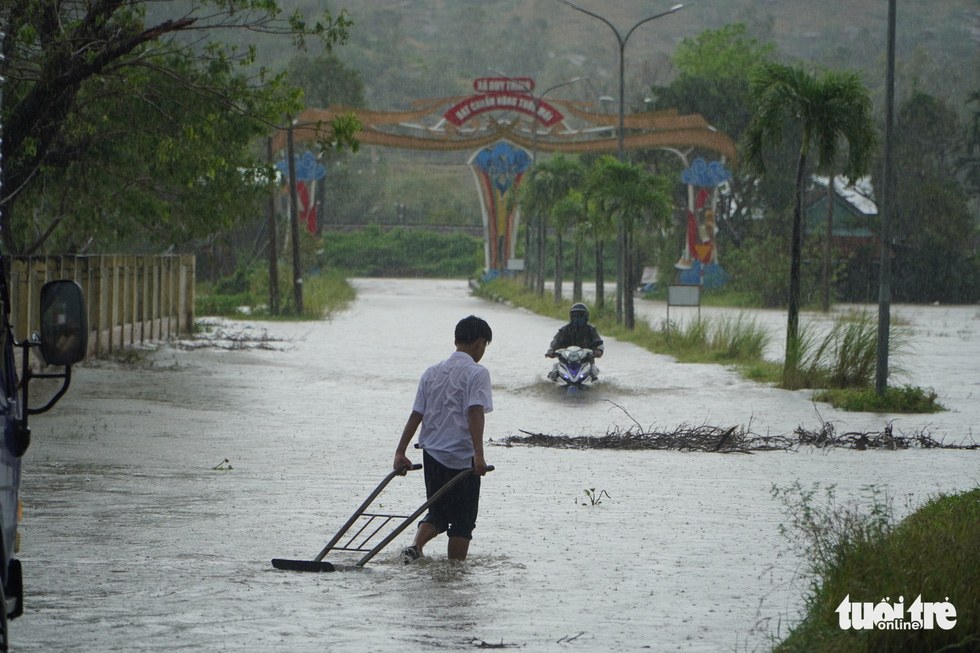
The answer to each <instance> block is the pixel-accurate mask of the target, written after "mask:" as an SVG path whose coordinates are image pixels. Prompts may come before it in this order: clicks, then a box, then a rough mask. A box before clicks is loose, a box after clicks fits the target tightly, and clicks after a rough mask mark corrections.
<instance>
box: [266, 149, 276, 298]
mask: <svg viewBox="0 0 980 653" xmlns="http://www.w3.org/2000/svg"><path fill="white" fill-rule="evenodd" d="M265 155H266V158H267V160H268V161H269V165H272V161H273V152H272V137H269V138H267V139H266V141H265ZM265 211H266V220H267V223H266V224H267V225H268V226H267V228H268V230H269V312H270V313H272V314H273V315H279V227H278V223H277V221H276V198H275V195H269V199H268V200H267V201H266V207H265Z"/></svg>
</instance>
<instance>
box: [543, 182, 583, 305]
mask: <svg viewBox="0 0 980 653" xmlns="http://www.w3.org/2000/svg"><path fill="white" fill-rule="evenodd" d="M587 218H588V208H587V207H586V205H585V198H584V197H583V196H582V192H581V191H579V190H578V189H575V188H573V189H571V190H570V191H568V195H566V196H565V197H563V198H562V199H560V200H558V203H556V204H555V205H554V206H553V207H552V208H551V222H552V224H553V225H555V233H556V235H557V238H558V242H557V247H556V250H555V268H556V270H555V303H556V304H559V303H561V277H559V275H558V270H559V269H561V267H562V264H563V261H562V258H563V243H562V240H563V236H564V234H565V232H566V231H567V230H569V229H570V230H571V232H572V245H573V247H574V252H573V255H572V256H573V265H572V301H574V302H580V301H582V240H583V229H582V225H583V224H584V223H585V221H586V219H587Z"/></svg>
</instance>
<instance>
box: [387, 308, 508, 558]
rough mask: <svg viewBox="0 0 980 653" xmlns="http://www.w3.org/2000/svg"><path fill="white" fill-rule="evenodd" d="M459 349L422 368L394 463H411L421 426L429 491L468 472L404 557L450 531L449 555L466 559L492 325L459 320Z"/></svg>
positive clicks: (488, 402) (487, 407) (481, 466)
mask: <svg viewBox="0 0 980 653" xmlns="http://www.w3.org/2000/svg"><path fill="white" fill-rule="evenodd" d="M455 336H456V351H455V352H453V354H452V355H451V356H450V357H449V358H447V359H446V360H444V361H442V362H441V363H436V364H435V365H433V366H432V367H430V368H429V369H427V370H426V371H425V372H424V373H423V374H422V378H421V379H420V380H419V386H418V390H417V391H416V394H415V403H414V404H413V405H412V413H411V415H409V417H408V421H407V422H406V423H405V428H404V429H403V430H402V435H401V439H400V440H399V441H398V448H397V449H395V462H394V468H395V469H402V468H403V467H405V466H410V465H411V464H412V462H411V461H410V460H409V459H408V456H407V455H406V451H407V450H408V443H409V442H411V440H412V438H413V437H414V436H415V432H416V431H417V430H419V426H421V427H422V429H421V431H420V432H419V446H420V447H421V448H422V465H423V469H424V474H425V492H426V496H427V497H431V496H432V495H433V494H435V493H436V492H438V491H439V489H440V488H441V487H442V486H443V485H445V484H446V483H448V482H449V481H450V480H452V479H453V478H454V477H455V476H456V475H457V474H459V473H460V472H462V471H465V470H467V469H471V468H472V469H473V470H474V473H473V474H471V475H469V476H466V477H464V478H463V479H462V480H460V481H459V482H458V483H456V485H454V486H453V487H452V489H450V490H449V491H448V492H447V493H446V494H445V495H444V496H443V497H442V498H441V499H439V500H438V501H436V502H435V503H433V504H432V505H431V506H430V507H429V512H428V514H427V515H426V516H425V517H424V518H423V519H422V521H421V522H419V527H418V531H416V533H415V542H414V543H413V544H412V545H411V546H409V547H407V548H405V549H404V550H403V551H402V558H403V560H404V561H405V562H406V563H409V562H411V561H413V560H416V559H418V558H420V557H421V556H422V549H423V547H425V545H426V543H428V542H429V541H430V540H432V539H433V538H434V537H435V536H436V535H439V534H440V533H447V534H448V535H449V550H448V555H449V558H450V559H452V560H466V553H467V551H469V548H470V540H471V539H472V538H473V529H474V528H475V527H476V515H477V511H478V508H479V502H480V478H481V477H482V476H484V475H485V474H486V473H487V462H486V460H485V459H484V457H483V427H484V415H485V413H489V412H490V411H492V410H493V399H492V397H491V392H490V372H489V371H488V370H487V368H485V367H484V366H482V365H480V364H479V363H480V359H482V358H483V355H484V353H486V350H487V345H489V344H490V340H491V339H492V338H493V332H492V331H491V330H490V325H489V324H487V323H486V321H485V320H483V319H481V318H478V317H476V316H474V315H470V316H469V317H465V318H463V319H462V320H460V321H459V323H458V324H457V325H456V333H455Z"/></svg>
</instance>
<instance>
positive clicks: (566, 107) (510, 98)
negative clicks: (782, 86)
mask: <svg viewBox="0 0 980 653" xmlns="http://www.w3.org/2000/svg"><path fill="white" fill-rule="evenodd" d="M473 89H474V93H473V94H471V95H465V96H458V97H450V98H439V99H432V100H419V101H417V102H415V103H414V104H415V108H413V109H412V110H410V111H396V112H380V111H371V110H366V109H356V108H351V107H343V106H332V107H330V108H328V109H306V110H305V111H303V113H301V114H300V115H299V116H298V119H297V121H296V123H295V127H294V129H293V138H294V139H295V140H296V141H312V140H316V139H317V138H318V136H320V135H321V134H322V132H323V130H324V129H325V126H327V125H329V124H330V122H331V121H332V120H333V119H334V118H336V117H338V116H341V115H344V114H347V113H353V114H355V115H356V116H357V117H358V119H359V120H360V121H361V123H362V125H363V128H362V131H360V132H359V133H358V134H357V135H356V137H357V139H358V140H359V141H360V143H361V144H362V145H376V146H382V147H396V148H403V149H414V150H431V151H440V150H441V151H449V150H457V151H459V150H471V151H473V152H474V153H473V155H472V156H471V157H470V158H469V160H468V162H469V165H470V169H471V170H472V171H473V175H474V178H475V180H476V184H477V187H478V189H479V192H480V197H481V205H482V208H483V226H484V233H485V241H484V255H485V261H486V267H487V270H488V271H493V270H496V271H498V272H499V271H503V270H507V269H511V268H514V267H516V265H515V264H516V261H515V259H514V254H515V246H516V234H517V229H518V226H519V224H520V212H519V208H517V204H516V203H515V202H511V201H509V198H510V195H511V194H513V193H514V192H515V191H516V190H517V188H518V187H519V186H520V183H521V180H522V178H523V175H524V173H525V172H526V171H527V170H528V169H529V168H530V166H531V163H532V160H533V158H534V156H536V154H537V152H539V151H543V152H562V153H585V152H610V153H614V152H617V151H618V147H619V140H618V138H617V134H616V130H617V129H618V126H619V114H618V113H616V114H612V113H601V112H598V111H596V108H595V105H594V104H592V103H588V102H580V101H572V100H550V101H545V100H543V99H542V98H540V97H536V96H535V95H534V94H533V92H534V81H533V80H531V79H529V78H520V79H509V78H500V77H483V78H480V79H477V80H476V81H474V83H473ZM624 128H625V130H626V133H625V136H624V138H623V146H624V148H625V149H650V148H654V149H664V150H669V151H672V152H674V153H676V154H677V155H678V156H680V157H681V159H683V161H684V164H685V168H686V169H685V171H684V177H683V181H684V182H685V183H687V184H688V237H687V239H686V242H685V247H684V253H683V254H682V256H681V258H680V260H679V261H678V263H677V267H678V268H681V269H685V268H689V267H691V265H692V263H694V262H699V263H705V264H706V263H713V262H716V260H717V248H716V247H715V242H714V241H715V238H714V228H715V224H714V205H715V202H716V201H717V186H718V184H719V183H721V182H722V181H724V179H725V177H724V174H723V173H724V167H723V166H724V161H725V160H726V159H734V158H735V156H736V150H735V143H734V142H733V141H732V139H731V138H729V137H728V136H727V135H725V134H723V133H722V132H720V131H718V130H717V129H715V128H714V127H712V126H711V125H710V124H708V122H707V121H706V120H705V119H704V118H703V117H702V116H700V115H697V114H692V115H679V114H678V112H677V111H658V112H652V113H636V114H627V115H626V116H625V117H624ZM285 144H286V135H285V133H283V132H280V133H279V134H277V135H276V137H275V138H274V139H273V150H274V151H281V150H282V149H283V148H284V147H285ZM702 151H703V152H709V153H713V154H715V155H717V156H718V157H720V161H713V162H711V163H710V164H709V163H705V162H704V160H703V159H701V158H697V159H694V160H693V161H692V160H691V157H692V156H693V155H695V154H696V153H698V152H702ZM529 152H530V153H531V154H529Z"/></svg>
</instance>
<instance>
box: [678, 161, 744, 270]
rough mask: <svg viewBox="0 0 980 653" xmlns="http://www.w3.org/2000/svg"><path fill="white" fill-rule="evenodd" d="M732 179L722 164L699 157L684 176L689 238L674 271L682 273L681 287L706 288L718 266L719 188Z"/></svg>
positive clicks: (682, 174) (682, 178)
mask: <svg viewBox="0 0 980 653" xmlns="http://www.w3.org/2000/svg"><path fill="white" fill-rule="evenodd" d="M731 176H732V175H731V173H730V172H729V171H728V170H726V169H725V166H724V164H722V163H721V162H720V161H712V162H711V163H706V162H705V160H704V159H702V158H700V157H699V158H697V159H695V160H694V163H692V164H691V167H690V168H687V169H685V170H684V171H683V172H682V173H681V181H683V182H684V183H685V184H687V188H688V209H687V238H685V240H684V253H683V254H682V255H681V258H680V260H678V261H677V263H675V264H674V267H676V268H678V269H679V270H681V271H682V272H681V282H682V283H693V284H699V285H702V286H703V285H704V276H705V271H706V269H707V268H709V267H711V266H717V265H718V247H717V243H716V242H715V229H716V220H715V206H716V204H717V201H718V186H719V185H721V184H722V183H724V182H726V181H728V180H729V179H731Z"/></svg>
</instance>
